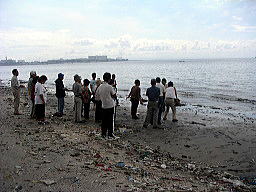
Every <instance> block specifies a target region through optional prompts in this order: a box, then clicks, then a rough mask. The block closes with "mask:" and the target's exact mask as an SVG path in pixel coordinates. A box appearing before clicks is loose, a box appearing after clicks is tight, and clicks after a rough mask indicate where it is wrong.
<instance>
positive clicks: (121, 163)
mask: <svg viewBox="0 0 256 192" xmlns="http://www.w3.org/2000/svg"><path fill="white" fill-rule="evenodd" d="M116 167H119V168H123V167H125V163H124V162H118V163H117V164H116Z"/></svg>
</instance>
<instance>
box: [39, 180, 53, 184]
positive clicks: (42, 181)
mask: <svg viewBox="0 0 256 192" xmlns="http://www.w3.org/2000/svg"><path fill="white" fill-rule="evenodd" d="M40 182H41V183H44V184H45V185H52V184H54V183H56V182H55V181H54V180H51V179H44V180H40Z"/></svg>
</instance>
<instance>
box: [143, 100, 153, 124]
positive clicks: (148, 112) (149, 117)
mask: <svg viewBox="0 0 256 192" xmlns="http://www.w3.org/2000/svg"><path fill="white" fill-rule="evenodd" d="M152 112H153V108H152V102H151V101H149V102H148V106H147V115H146V119H145V121H144V124H143V127H147V126H148V124H149V123H150V121H151V119H152Z"/></svg>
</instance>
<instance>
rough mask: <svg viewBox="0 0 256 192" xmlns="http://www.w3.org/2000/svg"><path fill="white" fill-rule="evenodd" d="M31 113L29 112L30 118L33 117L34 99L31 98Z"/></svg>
mask: <svg viewBox="0 0 256 192" xmlns="http://www.w3.org/2000/svg"><path fill="white" fill-rule="evenodd" d="M30 101H31V113H30V117H31V118H35V100H34V99H31V100H30Z"/></svg>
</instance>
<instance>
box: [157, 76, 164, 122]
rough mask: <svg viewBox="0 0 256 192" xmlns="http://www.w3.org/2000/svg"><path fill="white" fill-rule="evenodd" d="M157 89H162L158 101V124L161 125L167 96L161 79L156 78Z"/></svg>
mask: <svg viewBox="0 0 256 192" xmlns="http://www.w3.org/2000/svg"><path fill="white" fill-rule="evenodd" d="M156 87H158V88H159V89H160V95H159V101H158V118H157V124H158V125H161V119H162V112H163V108H164V94H165V87H164V85H163V84H162V83H161V79H160V78H159V77H157V78H156Z"/></svg>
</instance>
